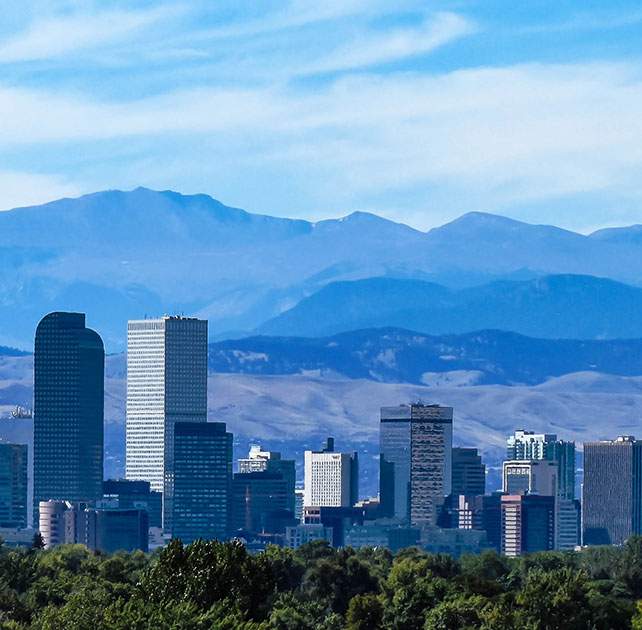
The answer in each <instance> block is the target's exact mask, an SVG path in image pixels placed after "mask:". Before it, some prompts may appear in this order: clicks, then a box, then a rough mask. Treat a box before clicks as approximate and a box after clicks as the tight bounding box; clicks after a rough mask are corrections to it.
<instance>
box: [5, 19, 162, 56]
mask: <svg viewBox="0 0 642 630" xmlns="http://www.w3.org/2000/svg"><path fill="white" fill-rule="evenodd" d="M173 13H174V10H171V11H168V10H167V9H165V8H159V9H151V10H140V11H117V10H113V11H101V12H99V13H71V14H67V15H64V16H57V17H48V18H44V19H39V20H36V21H34V22H33V23H32V24H31V25H30V26H29V27H28V28H27V30H26V31H24V32H22V33H19V34H17V35H15V36H14V37H12V38H10V39H7V40H4V41H2V42H0V63H14V62H20V61H34V60H43V59H50V58H53V57H59V56H63V55H68V54H69V53H72V52H76V51H79V50H85V49H89V48H97V47H99V46H102V45H105V44H108V43H111V42H115V41H119V40H121V39H123V38H127V37H128V36H130V35H132V34H133V33H135V32H137V31H139V30H141V29H143V28H146V27H148V26H150V25H152V24H153V23H155V22H158V21H159V20H161V19H163V18H165V17H167V16H168V15H169V14H173Z"/></svg>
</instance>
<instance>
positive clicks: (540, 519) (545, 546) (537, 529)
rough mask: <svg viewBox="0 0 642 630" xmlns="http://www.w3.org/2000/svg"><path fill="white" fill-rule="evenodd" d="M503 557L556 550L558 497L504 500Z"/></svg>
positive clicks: (502, 513) (534, 496) (510, 497)
mask: <svg viewBox="0 0 642 630" xmlns="http://www.w3.org/2000/svg"><path fill="white" fill-rule="evenodd" d="M501 516H502V553H503V554H505V555H507V556H519V555H521V554H524V553H534V552H536V551H551V550H553V549H555V497H546V496H541V495H537V494H520V495H504V496H502V497H501Z"/></svg>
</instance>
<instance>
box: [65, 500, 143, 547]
mask: <svg viewBox="0 0 642 630" xmlns="http://www.w3.org/2000/svg"><path fill="white" fill-rule="evenodd" d="M64 519H65V542H66V543H67V544H72V543H73V544H81V545H85V546H86V547H87V548H88V549H91V550H92V551H101V552H102V553H115V552H117V551H128V552H131V551H136V550H140V551H145V552H146V551H148V548H149V544H148V537H149V534H148V532H149V518H148V514H147V510H144V509H135V508H132V509H120V508H93V507H90V506H84V505H82V504H81V505H75V506H72V507H71V509H69V510H67V511H66V512H65V515H64Z"/></svg>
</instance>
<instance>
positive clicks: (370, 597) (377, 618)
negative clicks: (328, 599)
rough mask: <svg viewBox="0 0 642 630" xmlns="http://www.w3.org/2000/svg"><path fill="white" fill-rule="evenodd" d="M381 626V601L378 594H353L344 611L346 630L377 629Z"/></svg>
mask: <svg viewBox="0 0 642 630" xmlns="http://www.w3.org/2000/svg"><path fill="white" fill-rule="evenodd" d="M382 627H383V603H382V602H381V599H380V597H379V596H378V595H375V594H373V593H368V594H366V595H355V596H354V597H353V598H352V599H351V600H350V604H349V606H348V612H347V613H346V630H379V628H382Z"/></svg>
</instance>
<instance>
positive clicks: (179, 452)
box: [171, 422, 232, 543]
mask: <svg viewBox="0 0 642 630" xmlns="http://www.w3.org/2000/svg"><path fill="white" fill-rule="evenodd" d="M174 475H175V477H174V501H173V510H174V513H173V515H172V530H171V534H172V537H173V538H180V539H181V540H182V541H183V542H184V543H190V542H193V541H194V540H196V539H197V538H203V539H215V538H216V539H218V540H224V539H225V538H226V537H227V534H228V531H229V527H230V504H231V488H232V434H231V433H228V432H227V431H226V427H225V423H224V422H177V423H176V424H174Z"/></svg>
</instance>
